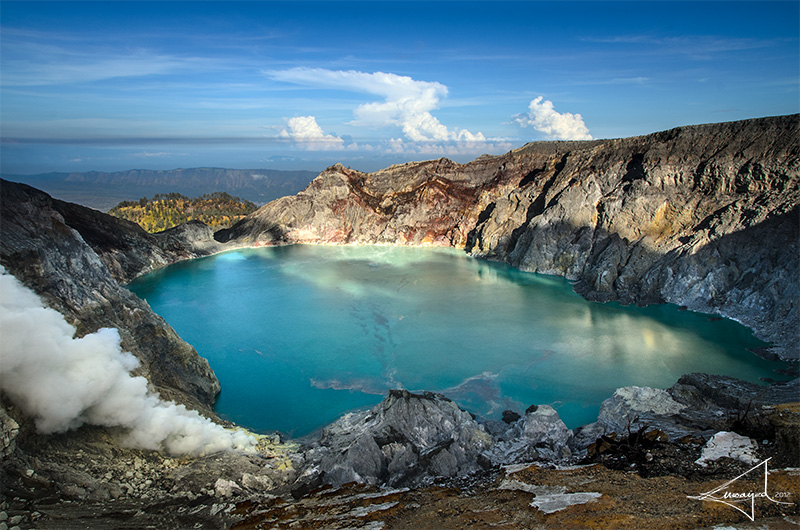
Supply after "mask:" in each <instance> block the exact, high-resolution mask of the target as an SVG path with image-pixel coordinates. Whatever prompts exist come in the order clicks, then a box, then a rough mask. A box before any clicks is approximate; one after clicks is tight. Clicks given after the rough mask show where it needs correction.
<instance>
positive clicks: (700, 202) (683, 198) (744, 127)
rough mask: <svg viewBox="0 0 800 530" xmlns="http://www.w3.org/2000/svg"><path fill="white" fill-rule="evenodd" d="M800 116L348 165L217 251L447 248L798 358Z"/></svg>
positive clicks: (276, 205)
mask: <svg viewBox="0 0 800 530" xmlns="http://www.w3.org/2000/svg"><path fill="white" fill-rule="evenodd" d="M798 146H800V115H792V116H782V117H775V118H764V119H757V120H748V121H743V122H732V123H722V124H712V125H702V126H692V127H681V128H677V129H673V130H670V131H665V132H660V133H656V134H652V135H648V136H641V137H635V138H626V139H620V140H598V141H589V142H537V143H532V144H528V145H526V146H524V147H522V148H520V149H517V150H514V151H511V152H509V153H507V154H505V155H502V156H482V157H480V158H478V159H477V160H475V161H473V162H470V163H468V164H465V165H461V164H456V163H454V162H452V161H450V160H447V159H440V160H434V161H428V162H415V163H409V164H404V165H398V166H392V167H390V168H387V169H385V170H381V171H378V172H375V173H369V174H367V173H361V172H359V171H355V170H352V169H349V168H346V167H344V166H342V165H340V164H337V165H334V166H332V167H330V168H328V169H327V170H325V171H323V172H322V173H321V174H320V175H319V176H318V177H317V178H316V179H315V180H314V181H313V182H312V183H311V184H310V185H309V186H308V187H307V188H306V189H305V190H304V191H303V192H301V193H299V194H297V195H296V196H293V197H284V198H282V199H279V200H277V201H274V202H272V203H270V204H268V205H266V206H264V207H263V208H261V209H260V210H258V211H257V212H255V213H254V214H252V215H251V216H249V217H248V218H246V219H245V220H243V221H242V222H240V223H238V224H237V225H235V226H234V227H232V228H231V229H229V230H223V231H220V232H218V233H217V234H216V235H215V237H216V238H217V239H218V240H219V241H221V242H226V243H231V244H235V245H246V246H249V245H256V246H257V245H272V244H283V243H386V244H399V245H448V246H454V247H457V248H463V249H465V250H466V251H468V252H470V253H471V254H473V255H475V256H479V257H484V258H489V259H495V260H501V261H505V262H508V263H509V264H511V265H513V266H515V267H518V268H520V269H522V270H527V271H534V272H541V273H547V274H558V275H561V276H564V277H567V278H569V279H571V280H575V282H576V283H575V287H576V290H577V291H578V292H580V293H581V294H583V295H584V296H585V297H587V298H590V299H594V300H603V301H607V300H619V301H621V302H623V303H636V304H647V303H653V302H664V301H666V302H671V303H675V304H679V305H685V306H687V307H688V308H690V309H693V310H697V311H704V312H712V313H720V314H723V315H725V316H729V317H732V318H736V319H738V320H740V321H742V322H743V323H744V324H746V325H748V326H750V327H752V328H754V329H755V330H756V332H757V334H758V335H759V336H760V337H761V338H763V339H765V340H767V341H769V342H773V343H774V344H775V347H774V348H773V351H774V352H775V353H778V354H779V355H781V356H783V357H785V358H790V359H797V358H798V357H800V349H798V347H797V344H798V333H797V330H798V329H800V314H799V313H798V309H797V307H796V306H797V301H798V297H799V296H800V289H799V288H798V275H797V271H798V270H800V268H799V267H800V249H798V243H799V242H800V207H799V206H798V204H800V200H799V199H800V178H798V177H799V175H800V172H799V170H800V148H799V147H798Z"/></svg>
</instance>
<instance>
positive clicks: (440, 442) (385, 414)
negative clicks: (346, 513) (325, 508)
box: [298, 390, 492, 487]
mask: <svg viewBox="0 0 800 530" xmlns="http://www.w3.org/2000/svg"><path fill="white" fill-rule="evenodd" d="M491 445H492V437H491V436H490V435H489V434H487V433H486V431H485V430H484V429H483V427H482V426H481V425H479V424H478V423H477V422H475V420H474V419H473V418H472V416H471V415H470V414H469V413H468V412H465V411H463V410H461V409H459V408H458V406H456V404H455V403H453V402H452V401H450V400H449V399H447V398H445V397H444V396H441V395H439V394H433V393H425V394H422V395H420V394H412V393H410V392H408V391H406V390H392V391H390V393H389V396H388V397H387V398H386V399H384V400H383V401H382V402H381V403H379V404H378V405H377V406H375V407H374V408H373V409H371V410H368V411H364V412H357V413H351V414H347V415H346V416H344V417H342V418H340V419H339V420H338V421H336V422H334V423H333V424H331V425H329V426H328V427H326V428H325V429H324V430H323V432H322V435H321V437H320V439H319V440H318V441H317V442H315V443H314V444H312V445H311V447H310V448H309V450H308V452H307V463H306V468H305V471H304V474H303V476H302V477H301V479H300V481H299V484H298V487H304V486H305V485H308V484H312V483H315V482H318V483H320V484H332V485H337V486H338V485H341V484H344V483H347V482H352V481H356V482H361V483H367V484H380V485H387V486H392V487H397V486H412V485H417V484H420V483H423V482H425V481H427V480H429V479H431V478H432V477H453V476H457V475H464V474H468V473H471V472H474V471H477V470H478V469H480V465H479V463H478V462H479V456H480V454H481V452H482V451H484V450H485V449H486V448H488V447H489V446H491Z"/></svg>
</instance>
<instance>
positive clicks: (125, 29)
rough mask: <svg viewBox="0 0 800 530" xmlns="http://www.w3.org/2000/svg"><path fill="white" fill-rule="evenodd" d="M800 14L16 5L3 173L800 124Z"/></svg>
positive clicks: (452, 149) (737, 9)
mask: <svg viewBox="0 0 800 530" xmlns="http://www.w3.org/2000/svg"><path fill="white" fill-rule="evenodd" d="M799 21H800V3H799V2H797V1H786V2H774V3H771V2H741V1H736V2H727V1H715V2H708V3H703V2H648V1H643V2H634V1H626V2H604V1H593V2H567V1H561V2H525V1H516V2H479V1H470V2H457V1H449V2H421V3H417V2H335V1H328V2H303V1H299V2H297V1H296V2H285V3H279V2H258V1H249V2H191V1H184V2H174V3H170V2H155V1H151V2H66V1H62V2H52V3H48V2H38V1H26V2H12V1H5V0H4V1H3V2H2V4H1V5H0V44H1V45H2V48H0V54H1V55H0V61H1V62H0V74H2V75H1V76H0V120H1V121H0V125H1V126H2V130H0V135H1V136H2V144H0V148H1V149H2V151H0V155H2V159H1V163H2V166H1V167H0V169H2V172H3V173H39V172H46V171H87V170H102V171H111V170H124V169H131V168H156V169H170V168H176V167H195V166H217V167H235V168H276V169H312V170H321V169H323V168H325V167H327V166H329V165H331V164H333V163H335V162H342V163H345V164H346V165H350V166H352V167H354V168H357V169H361V170H366V171H372V170H375V169H379V168H381V167H385V166H387V165H390V164H393V163H399V162H405V161H409V160H421V159H430V158H438V157H440V156H447V157H449V158H452V159H453V160H456V161H459V162H464V161H467V160H471V159H473V158H475V157H477V156H479V155H481V154H483V153H491V154H500V153H503V152H506V151H508V150H510V149H513V148H516V147H519V146H521V145H522V144H524V143H526V142H528V141H533V140H548V139H577V138H590V137H591V138H616V137H625V136H633V135H639V134H647V133H651V132H656V131H659V130H664V129H668V128H671V127H676V126H681V125H689V124H697V123H709V122H720V121H730V120H738V119H746V118H754V117H761V116H771V115H780V114H791V113H796V112H800V91H799V89H798V86H799V85H800V51H799V50H800V40H799V38H798V33H799V32H800V29H799V25H800V22H799Z"/></svg>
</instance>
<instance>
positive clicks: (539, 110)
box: [514, 96, 592, 140]
mask: <svg viewBox="0 0 800 530" xmlns="http://www.w3.org/2000/svg"><path fill="white" fill-rule="evenodd" d="M529 109H530V111H529V112H528V113H527V114H517V115H516V116H514V121H516V122H517V123H519V124H520V125H521V126H522V127H529V126H530V127H533V128H534V129H536V130H537V131H540V132H542V133H544V134H546V135H547V137H548V138H551V139H553V140H591V139H592V136H591V135H590V134H589V128H588V127H586V125H585V124H584V123H583V117H582V116H581V115H580V114H572V113H569V112H565V113H563V114H561V113H558V112H556V111H555V109H554V108H553V103H552V102H551V101H548V100H545V99H544V98H543V97H542V96H539V97H538V98H536V99H534V100H533V101H531V104H530V105H529Z"/></svg>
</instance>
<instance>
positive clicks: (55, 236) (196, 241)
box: [0, 181, 219, 413]
mask: <svg viewBox="0 0 800 530" xmlns="http://www.w3.org/2000/svg"><path fill="white" fill-rule="evenodd" d="M0 201H1V204H2V209H0V221H2V237H0V264H2V265H3V266H4V267H5V268H6V270H8V271H9V272H10V273H11V274H13V275H14V276H15V277H16V278H17V279H19V280H20V281H22V282H23V283H24V284H25V285H26V286H27V287H29V288H31V289H33V290H34V291H35V292H36V293H37V294H39V295H40V296H41V297H42V298H43V299H44V300H45V301H46V303H47V304H48V305H49V306H50V307H52V308H53V309H56V310H57V311H59V312H60V313H61V314H63V315H64V316H65V318H66V319H67V321H68V322H70V323H71V324H73V325H75V326H76V328H77V330H78V335H80V336H83V335H86V334H88V333H94V332H95V331H97V330H98V329H100V328H105V327H112V328H117V329H118V330H119V332H120V337H121V340H122V348H123V349H124V350H126V351H129V352H131V353H133V354H134V355H135V356H136V357H138V358H139V360H140V361H141V367H140V368H139V369H138V370H137V372H135V375H143V376H145V377H147V379H148V380H149V381H150V382H151V383H152V384H153V385H154V386H155V387H156V390H157V391H159V392H160V393H161V395H162V397H164V398H165V399H168V400H173V401H177V402H179V403H185V404H187V405H189V406H191V407H192V408H196V409H200V410H202V411H205V412H206V413H210V411H211V407H212V406H213V403H214V401H215V400H216V395H217V394H218V393H219V382H218V381H217V378H216V376H215V375H214V373H213V372H212V371H211V369H210V367H209V366H208V362H207V361H206V360H205V359H203V358H201V357H199V356H198V355H197V352H196V351H195V350H194V348H192V347H191V346H189V345H188V344H186V343H185V342H184V341H183V340H181V339H180V337H178V335H177V334H176V333H175V331H174V330H173V329H172V328H171V327H170V326H169V325H168V324H167V323H166V322H164V320H163V319H162V318H161V317H159V316H158V315H156V314H155V313H153V311H152V310H151V309H150V307H149V306H148V305H147V303H146V302H144V301H142V300H141V299H139V298H137V297H136V296H135V295H133V294H132V293H131V292H130V291H128V290H127V289H125V288H124V287H123V286H122V285H121V284H122V283H125V282H127V281H129V280H131V279H133V278H134V277H136V276H137V275H138V274H141V273H143V272H147V271H149V270H152V269H154V268H156V267H160V266H163V265H166V264H169V263H172V262H174V261H178V260H181V259H186V258H191V257H197V256H200V255H204V254H207V253H209V252H211V251H212V250H213V249H214V247H216V244H215V243H214V242H213V240H212V239H211V233H210V231H209V230H208V229H207V227H205V225H201V224H188V225H184V226H182V227H177V228H175V229H173V230H169V231H166V232H162V233H160V234H154V235H151V234H148V233H146V232H145V231H144V230H142V229H141V228H139V227H138V226H137V225H134V224H133V223H129V222H127V221H123V220H120V219H116V218H113V217H111V216H109V215H106V214H103V213H101V212H98V211H96V210H92V209H89V208H84V207H82V206H78V205H75V204H70V203H65V202H62V201H58V200H55V199H52V198H51V197H50V196H48V195H46V194H44V193H42V192H40V191H37V190H35V189H33V188H30V187H28V186H25V185H23V184H14V183H11V182H6V181H2V184H1V185H0Z"/></svg>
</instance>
